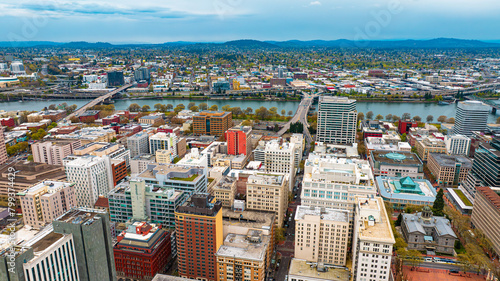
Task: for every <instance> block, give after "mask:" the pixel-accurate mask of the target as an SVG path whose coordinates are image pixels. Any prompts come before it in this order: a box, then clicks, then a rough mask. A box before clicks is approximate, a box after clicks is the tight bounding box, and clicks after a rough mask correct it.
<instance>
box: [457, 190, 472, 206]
mask: <svg viewBox="0 0 500 281" xmlns="http://www.w3.org/2000/svg"><path fill="white" fill-rule="evenodd" d="M453 191H455V193H456V194H457V195H458V197H460V200H462V202H464V204H465V206H469V207H472V203H471V202H470V201H469V199H467V196H465V194H464V193H463V192H462V190H460V189H458V188H456V189H453Z"/></svg>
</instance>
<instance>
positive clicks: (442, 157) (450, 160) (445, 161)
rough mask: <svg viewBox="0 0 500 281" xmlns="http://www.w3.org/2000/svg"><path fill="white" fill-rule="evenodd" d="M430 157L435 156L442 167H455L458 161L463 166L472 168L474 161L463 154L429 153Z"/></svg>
mask: <svg viewBox="0 0 500 281" xmlns="http://www.w3.org/2000/svg"><path fill="white" fill-rule="evenodd" d="M429 158H433V159H434V160H435V161H436V162H437V163H438V165H439V166H442V167H455V165H456V164H457V163H460V164H462V167H464V168H467V169H472V161H471V160H470V159H469V158H467V157H465V156H463V155H447V154H442V153H429Z"/></svg>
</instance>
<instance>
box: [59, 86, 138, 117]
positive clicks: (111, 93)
mask: <svg viewBox="0 0 500 281" xmlns="http://www.w3.org/2000/svg"><path fill="white" fill-rule="evenodd" d="M130 87H132V84H127V85H125V86H122V87H120V88H118V89H116V90H113V91H111V92H109V93H107V94H105V95H102V96H100V97H98V98H96V99H94V100H92V101H91V102H89V103H87V104H86V105H84V106H82V107H80V108H79V109H77V110H75V112H73V113H71V114H70V115H68V116H67V117H66V118H65V119H66V120H69V119H71V118H72V117H75V116H78V115H80V114H82V113H84V112H85V111H86V110H87V109H89V108H91V107H92V106H94V105H98V104H99V103H101V102H103V101H105V100H106V99H108V98H111V97H112V96H114V95H115V94H117V93H119V92H121V91H123V90H126V89H128V88H130Z"/></svg>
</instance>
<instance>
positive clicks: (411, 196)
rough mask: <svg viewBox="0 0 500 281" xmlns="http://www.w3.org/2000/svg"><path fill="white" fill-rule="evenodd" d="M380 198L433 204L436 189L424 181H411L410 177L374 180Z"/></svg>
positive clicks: (382, 177)
mask: <svg viewBox="0 0 500 281" xmlns="http://www.w3.org/2000/svg"><path fill="white" fill-rule="evenodd" d="M376 182H377V186H378V189H379V192H380V196H382V197H384V199H392V198H394V199H403V200H414V201H425V202H430V203H432V202H434V199H435V198H436V194H437V192H436V189H435V188H434V187H433V186H432V184H431V183H430V182H429V181H428V180H426V179H412V178H410V177H404V178H401V177H386V176H379V177H377V178H376Z"/></svg>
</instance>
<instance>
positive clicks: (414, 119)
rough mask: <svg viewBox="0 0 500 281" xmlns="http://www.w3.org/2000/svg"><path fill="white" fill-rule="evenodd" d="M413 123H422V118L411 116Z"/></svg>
mask: <svg viewBox="0 0 500 281" xmlns="http://www.w3.org/2000/svg"><path fill="white" fill-rule="evenodd" d="M413 121H416V122H420V121H422V118H421V117H420V116H418V115H416V116H413Z"/></svg>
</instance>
